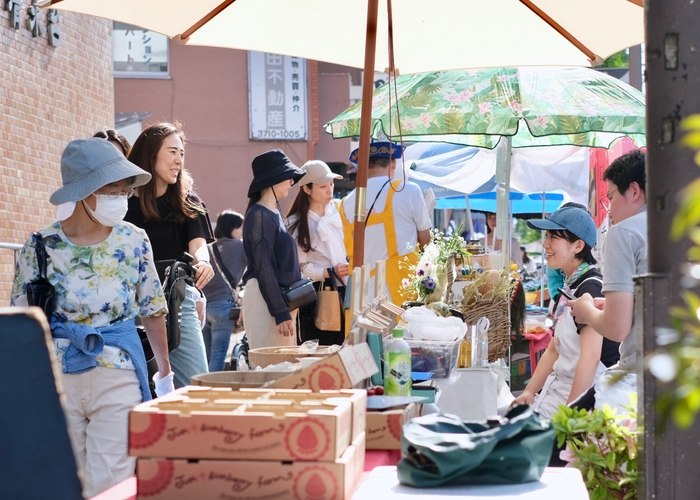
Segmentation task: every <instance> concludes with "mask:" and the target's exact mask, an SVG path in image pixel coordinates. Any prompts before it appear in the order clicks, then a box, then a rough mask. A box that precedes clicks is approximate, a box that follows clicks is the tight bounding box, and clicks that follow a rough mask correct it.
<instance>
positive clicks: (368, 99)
mask: <svg viewBox="0 0 700 500" xmlns="http://www.w3.org/2000/svg"><path fill="white" fill-rule="evenodd" d="M378 11H379V1H378V0H368V2H367V37H366V40H365V68H364V78H363V80H362V115H361V117H360V151H359V154H358V159H357V176H356V177H355V225H354V234H353V259H352V265H353V267H361V266H362V264H364V261H365V210H366V209H367V170H368V169H369V139H370V134H371V131H372V92H373V91H374V58H375V52H376V48H377V13H378Z"/></svg>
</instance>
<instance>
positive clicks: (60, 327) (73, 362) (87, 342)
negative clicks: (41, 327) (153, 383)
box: [51, 318, 152, 401]
mask: <svg viewBox="0 0 700 500" xmlns="http://www.w3.org/2000/svg"><path fill="white" fill-rule="evenodd" d="M51 335H52V336H53V337H54V338H57V339H68V340H69V341H70V345H69V346H68V349H67V350H66V353H65V354H64V356H63V373H70V374H79V373H84V372H86V371H89V370H92V369H93V368H95V367H96V366H97V360H96V359H95V357H96V356H97V355H99V354H101V353H102V350H103V349H104V346H105V345H110V346H114V347H117V348H119V349H122V350H124V351H126V352H128V353H129V356H131V361H132V363H133V364H134V367H135V368H136V376H137V377H138V379H139V384H140V386H141V396H142V397H143V400H144V401H150V400H151V399H152V398H151V390H150V388H149V386H148V368H147V366H146V356H145V355H144V353H143V347H142V346H141V339H140V338H139V335H138V333H137V332H136V323H135V321H134V319H133V318H132V319H130V320H127V321H122V322H121V323H116V324H114V325H110V326H108V327H103V328H94V327H93V326H91V325H86V324H82V323H74V322H71V321H68V322H66V323H61V322H59V321H56V319H52V321H51Z"/></svg>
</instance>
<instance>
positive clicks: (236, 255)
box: [202, 210, 246, 372]
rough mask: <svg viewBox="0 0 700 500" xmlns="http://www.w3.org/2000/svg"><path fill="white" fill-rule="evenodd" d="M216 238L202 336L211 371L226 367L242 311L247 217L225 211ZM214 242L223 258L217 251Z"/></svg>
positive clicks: (206, 290)
mask: <svg viewBox="0 0 700 500" xmlns="http://www.w3.org/2000/svg"><path fill="white" fill-rule="evenodd" d="M214 237H215V238H216V241H215V242H214V243H212V244H211V246H210V250H209V254H210V255H209V257H210V258H211V261H212V262H214V263H215V265H214V279H212V280H211V281H210V282H209V283H207V285H206V286H205V287H204V289H203V290H202V291H203V292H204V295H205V296H206V298H207V315H206V322H205V324H204V328H202V335H203V336H204V347H205V348H206V351H207V359H208V360H209V371H210V372H218V371H221V370H223V369H224V364H225V362H226V353H227V352H228V347H229V344H230V342H231V332H232V331H233V329H234V327H235V326H236V320H237V319H238V318H237V317H236V313H240V304H239V303H238V292H237V290H236V288H237V287H238V283H239V282H240V281H241V277H242V276H243V271H245V266H246V260H245V250H244V249H243V216H242V215H241V214H239V213H238V212H234V211H233V210H224V211H223V212H221V213H220V214H219V216H218V217H217V219H216V229H214ZM214 245H216V249H217V251H218V255H220V256H221V259H218V258H217V255H216V254H215V253H214V247H213V246H214ZM227 272H228V274H229V275H230V277H231V281H230V282H229V280H228V278H227V276H226V273H227ZM222 273H223V274H222ZM232 313H233V314H232Z"/></svg>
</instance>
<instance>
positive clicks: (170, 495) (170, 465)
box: [136, 434, 365, 500]
mask: <svg viewBox="0 0 700 500" xmlns="http://www.w3.org/2000/svg"><path fill="white" fill-rule="evenodd" d="M364 465H365V435H364V434H362V435H361V436H360V437H359V438H358V439H357V440H355V441H354V442H353V444H352V445H351V446H349V447H348V448H347V449H346V450H345V453H343V455H342V456H341V457H340V458H338V459H337V460H335V461H332V462H299V461H295V462H278V461H258V462H255V461H248V460H245V461H243V460H241V461H233V460H198V461H191V460H167V459H148V458H139V459H138V461H137V463H136V476H137V481H138V487H137V488H138V493H137V497H136V498H138V499H149V500H191V499H194V498H199V499H204V498H217V499H219V498H221V499H226V500H244V499H245V500H256V499H260V500H263V499H271V498H279V499H282V498H298V499H301V498H310V499H313V500H349V499H350V497H351V496H352V493H353V491H354V489H355V487H356V486H357V484H358V480H359V478H360V476H361V474H362V472H363V470H364Z"/></svg>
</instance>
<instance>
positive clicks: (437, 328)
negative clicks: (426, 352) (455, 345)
mask: <svg viewBox="0 0 700 500" xmlns="http://www.w3.org/2000/svg"><path fill="white" fill-rule="evenodd" d="M401 319H403V320H404V321H405V322H406V331H405V332H404V336H405V338H407V339H413V340H442V341H448V342H458V341H460V340H462V338H464V334H465V333H467V325H466V324H464V322H463V321H462V320H461V319H459V318H455V317H449V318H443V317H441V316H438V315H437V314H436V313H435V311H433V310H432V309H428V308H426V307H412V308H410V309H408V310H407V311H406V312H404V313H403V314H402V315H401Z"/></svg>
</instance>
